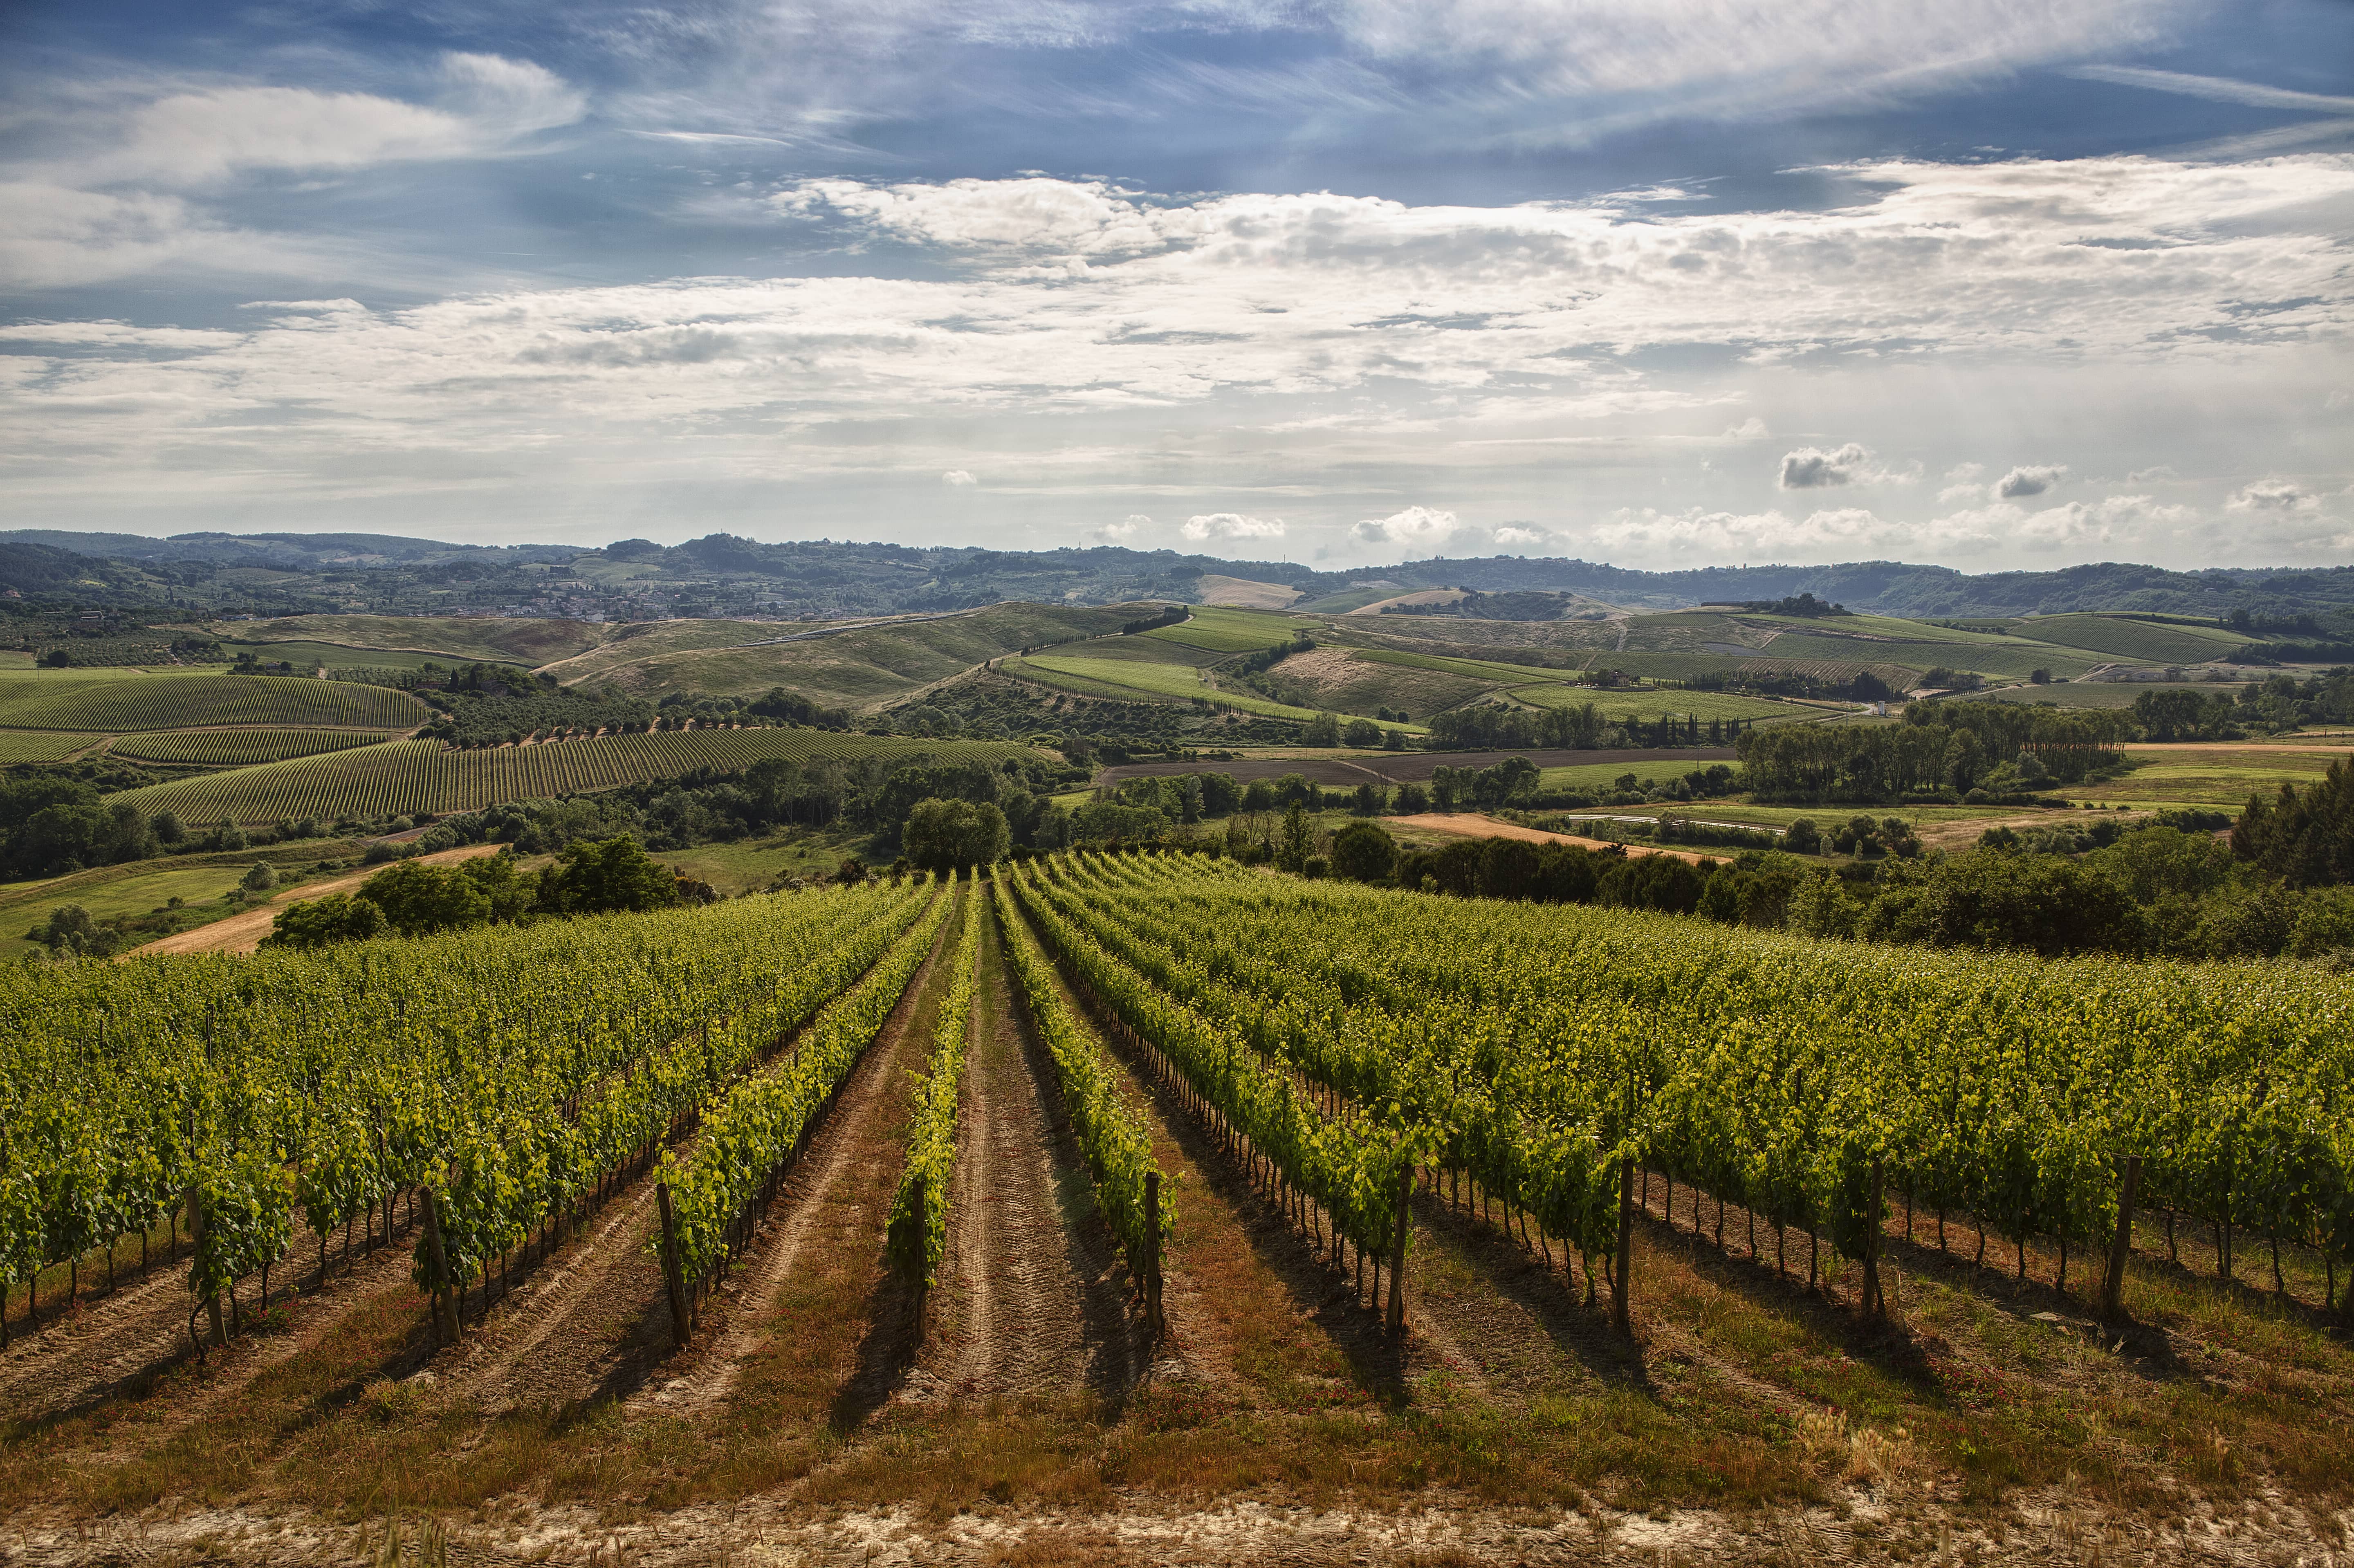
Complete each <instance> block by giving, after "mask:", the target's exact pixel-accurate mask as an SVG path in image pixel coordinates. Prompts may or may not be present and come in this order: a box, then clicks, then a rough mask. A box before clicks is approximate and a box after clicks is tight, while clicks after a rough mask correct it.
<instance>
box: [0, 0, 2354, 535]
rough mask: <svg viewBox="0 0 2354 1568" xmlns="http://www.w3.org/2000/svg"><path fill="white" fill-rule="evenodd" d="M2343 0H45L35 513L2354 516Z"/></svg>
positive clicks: (1837, 527) (6, 163) (1294, 526)
mask: <svg viewBox="0 0 2354 1568" xmlns="http://www.w3.org/2000/svg"><path fill="white" fill-rule="evenodd" d="M2349 325H2354V0H2238V3H2234V4H2230V5H2225V4H2220V3H2213V4H2210V3H2199V0H1937V3H1936V4H1934V5H1932V4H1924V3H1921V0H1775V3H1772V4H1766V3H1763V0H1133V3H1127V4H1120V3H1114V0H1034V3H1029V4H1014V3H1010V0H965V3H964V4H960V5H953V6H949V5H925V4H920V3H917V0H741V3H739V0H669V3H664V0H645V3H642V4H632V3H624V0H566V3H565V4H562V5H554V4H543V3H539V0H500V3H498V4H487V3H482V0H401V3H399V4H397V5H377V4H372V3H368V0H347V3H343V0H260V3H256V4H245V5H240V4H237V3H236V0H227V3H221V4H214V5H202V6H193V5H186V4H184V3H178V0H172V3H166V0H116V3H113V4H109V5H95V6H94V5H87V4H67V3H60V0H13V3H12V4H11V5H8V6H6V7H5V8H0V526H5V527H20V528H61V529H112V530H123V531H129V532H135V533H143V534H153V535H167V534H175V533H184V532H191V531H196V530H206V529H217V530H225V531H229V532H242V533H249V532H261V531H269V530H295V531H302V532H341V531H366V532H380V533H397V534H406V535H421V536H427V537H433V538H442V539H453V540H464V541H469V542H476V543H485V544H504V543H517V542H524V541H534V542H544V543H557V544H565V543H571V544H580V545H599V544H603V543H605V542H607V541H609V540H612V539H617V538H625V537H632V536H637V537H647V538H653V539H659V540H663V541H665V542H676V541H679V540H684V539H689V538H695V537H698V536H701V535H705V534H708V533H713V532H728V533H735V534H741V535H747V536H749V537H752V538H756V539H762V540H785V539H794V538H819V537H830V538H836V539H843V538H849V539H888V540H893V541H896V542H899V543H905V544H911V545H985V546H995V547H1000V548H1009V549H1046V548H1054V547H1056V546H1086V545H1094V544H1106V543H1110V544H1121V545H1127V546H1133V547H1136V548H1140V549H1159V548H1174V549H1180V550H1187V551H1202V552H1205V553H1209V554H1214V555H1220V556H1230V557H1241V558H1252V559H1286V560H1296V561H1301V562H1307V563H1310V564H1313V565H1316V566H1318V567H1323V568H1325V569H1343V568H1347V569H1353V568H1356V567H1373V566H1378V565H1381V564H1383V563H1385V562H1395V561H1399V560H1403V559H1408V558H1422V557H1426V556H1432V555H1435V554H1448V555H1458V556H1461V555H1478V556H1487V555H1494V554H1499V553H1500V554H1507V555H1528V556H1581V557H1584V558H1585V559H1589V560H1606V561H1611V562H1614V563H1616V564H1617V565H1621V566H1628V567H1652V568H1681V567H1699V566H1707V565H1720V564H1721V565H1740V564H1744V563H1745V564H1751V565H1758V564H1765V563H1768V562H1786V563H1816V562H1830V561H1844V560H1861V559H1901V560H1908V561H1926V562H1938V563H1943V564H1946V565H1950V566H1955V567H1962V568H1964V569H1966V570H1970V571H1989V570H2008V569H2014V568H2031V569H2044V568H2049V567H2056V566H2062V565H2067V564H2072V563H2076V562H2083V561H2099V560H2127V561H2143V562H2150V563H2155V564H2158V565H2164V566H2171V567H2202V566H2211V565H2225V566H2240V567H2249V566H2269V565H2315V564H2318V565H2330V564H2337V563H2340V562H2347V561H2349V560H2354V353H2349Z"/></svg>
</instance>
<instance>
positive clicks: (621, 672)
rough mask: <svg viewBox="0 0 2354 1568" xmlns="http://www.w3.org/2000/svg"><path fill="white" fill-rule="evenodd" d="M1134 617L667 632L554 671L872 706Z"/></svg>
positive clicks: (1111, 612) (1058, 609) (1026, 613)
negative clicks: (813, 631) (775, 689)
mask: <svg viewBox="0 0 2354 1568" xmlns="http://www.w3.org/2000/svg"><path fill="white" fill-rule="evenodd" d="M1140 613H1143V612H1142V611H1141V610H1140V609H1139V608H1138V607H1136V606H1132V605H1115V606H1112V607H1109V608H1108V609H1071V608H1067V607H1064V606H1059V605H1037V604H1006V605H992V606H991V607H990V608H988V609H977V610H972V611H970V612H968V613H966V614H962V615H956V616H949V617H945V618H942V619H940V620H903V621H890V622H884V623H881V624H877V625H874V626H865V627H859V628H856V629H854V630H846V631H839V632H834V633H831V634H829V635H827V636H823V637H813V638H809V639H807V640H804V641H793V642H777V643H771V644H769V646H766V647H729V646H723V647H708V646H706V647H703V648H691V647H683V646H680V641H681V637H682V635H683V634H679V633H672V634H668V635H666V636H663V637H659V638H656V639H655V640H654V641H652V643H649V642H648V641H645V640H644V639H642V638H632V639H630V640H628V641H616V642H614V643H613V644H611V645H610V646H608V647H605V648H601V649H599V650H598V651H597V652H595V653H593V654H591V655H588V656H587V657H585V658H581V659H576V660H572V661H569V662H567V663H566V664H564V665H563V666H562V667H561V668H558V669H557V670H556V671H555V672H554V673H555V674H556V675H557V678H558V679H559V680H562V681H563V682H564V683H566V684H567V685H571V684H577V683H582V682H587V683H590V684H599V683H603V682H605V681H611V682H612V683H615V684H617V685H619V686H620V687H622V688H623V689H624V690H627V691H632V692H647V693H652V692H659V691H668V690H685V691H694V692H707V693H712V694H717V695H723V696H758V694H761V693H762V692H765V691H767V690H769V688H770V687H772V686H785V687H789V688H790V689H791V690H793V691H796V692H800V693H801V694H805V695H807V696H810V697H811V698H814V699H816V700H818V701H820V702H824V703H831V704H840V705H850V706H859V707H870V708H871V707H875V706H877V705H880V704H882V703H884V702H885V701H887V700H889V699H890V698H893V697H896V696H900V695H903V694H906V693H907V692H910V691H913V690H914V689H915V688H917V687H918V686H923V685H928V684H930V683H933V682H935V681H942V680H946V679H948V678H949V676H951V675H956V674H960V673H963V672H964V671H966V670H969V669H970V668H971V667H973V666H974V665H976V664H980V663H981V662H985V661H987V660H991V659H997V658H1002V657H1003V656H1004V655H1006V654H1008V653H1012V652H1015V651H1017V650H1019V649H1022V648H1025V647H1031V646H1034V645H1038V644H1042V643H1058V642H1063V641H1071V640H1074V639H1077V638H1085V637H1099V636H1103V635H1106V634H1108V633H1112V632H1117V631H1118V630H1119V628H1120V626H1121V624H1122V623H1123V622H1126V621H1129V620H1135V619H1137V618H1138V616H1139V615H1140ZM697 624H701V625H705V626H716V625H733V626H735V627H736V628H737V633H735V634H731V635H730V638H729V641H736V642H742V641H757V640H759V639H762V638H769V637H777V636H782V635H785V634H787V633H788V632H790V630H792V629H791V628H790V627H780V626H760V625H755V624H753V623H748V622H733V623H722V622H701V623H697ZM744 633H748V635H745V634H744Z"/></svg>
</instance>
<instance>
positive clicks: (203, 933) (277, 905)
mask: <svg viewBox="0 0 2354 1568" xmlns="http://www.w3.org/2000/svg"><path fill="white" fill-rule="evenodd" d="M504 848H506V846H505V845H504V844H461V845H460V846H459V847H458V848H456V849H446V850H436V851H435V852H434V853H431V854H426V855H419V856H418V857H417V858H418V859H419V860H421V861H424V862H426V863H428V864H431V865H440V864H441V863H444V862H448V861H459V860H472V859H473V858H474V857H475V856H476V855H482V854H496V853H499V851H501V850H503V849H504ZM254 858H255V859H257V860H260V859H266V858H267V852H257V853H256V854H255V856H254ZM383 869H384V867H383V866H380V865H372V866H369V867H367V868H366V870H364V871H355V872H353V873H352V874H350V875H348V876H338V877H334V878H331V879H329V880H328V881H325V882H313V883H306V884H304V885H302V886H301V887H290V888H288V889H287V890H286V891H285V892H283V893H281V894H280V895H277V896H276V897H275V898H272V899H270V901H269V902H267V903H265V904H261V905H260V906H256V907H254V908H251V909H248V910H247V911H245V912H244V913H243V914H241V915H232V916H229V917H228V919H226V920H216V921H214V922H213V923H212V924H211V925H209V926H199V927H196V929H195V930H193V931H178V932H175V933H174V934H172V935H171V936H169V937H158V938H155V939H154V941H152V942H149V943H146V944H144V945H143V946H141V947H136V948H132V949H131V950H132V951H133V952H134V953H249V952H251V951H253V950H254V949H255V948H258V947H260V945H261V938H264V937H267V936H268V935H270V923H271V922H272V921H274V920H276V919H277V918H278V911H279V910H280V909H281V907H283V906H286V905H289V904H299V903H301V902H302V900H303V899H305V898H324V897H325V896H326V895H328V894H330V893H354V892H356V891H358V889H359V886H360V885H361V884H362V883H364V882H366V881H367V879H368V878H369V877H371V876H374V875H375V874H376V873H377V872H379V871H382V870H383Z"/></svg>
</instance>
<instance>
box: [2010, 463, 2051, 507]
mask: <svg viewBox="0 0 2354 1568" xmlns="http://www.w3.org/2000/svg"><path fill="white" fill-rule="evenodd" d="M2067 471H2068V465H2067V464H2065V463H2033V464H2030V465H2027V466H2025V467H2021V468H2014V469H2012V470H2011V471H2009V473H2006V474H2004V475H2003V476H2002V477H2001V478H2000V479H1998V480H1996V481H1995V482H1994V498H1995V499H1996V500H1997V501H2016V500H2018V499H2019V498H2020V496H2022V495H2041V494H2042V493H2044V492H2045V491H2047V490H2049V489H2051V488H2052V486H2053V485H2055V484H2057V483H2059V482H2060V481H2061V479H2062V476H2063V475H2065V474H2066V473H2067Z"/></svg>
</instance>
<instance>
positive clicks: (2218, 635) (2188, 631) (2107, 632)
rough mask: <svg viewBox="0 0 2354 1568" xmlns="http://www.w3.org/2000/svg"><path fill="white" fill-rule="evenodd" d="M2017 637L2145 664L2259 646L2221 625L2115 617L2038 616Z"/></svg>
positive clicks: (2195, 659) (2189, 660) (2196, 659)
mask: <svg viewBox="0 0 2354 1568" xmlns="http://www.w3.org/2000/svg"><path fill="white" fill-rule="evenodd" d="M2013 635H2015V636H2019V637H2024V638H2028V639H2031V640H2032V641H2037V642H2049V643H2054V644H2057V645H2059V646H2061V647H2063V648H2081V649H2084V650H2087V651H2089V652H2094V653H2100V654H2105V655H2106V656H2107V657H2109V658H2112V659H2130V660H2134V661H2136V662H2139V663H2145V664H2200V663H2204V662H2207V661H2208V660H2210V659H2221V658H2223V657H2224V656H2226V655H2227V654H2230V653H2231V652H2233V651H2234V650H2237V649H2240V648H2244V647H2246V646H2247V645H2248V644H2249V643H2250V642H2251V641H2254V640H2253V638H2247V637H2243V636H2241V635H2240V634H2239V633H2238V632H2236V631H2226V630H2223V629H2222V628H2221V627H2220V626H2219V627H2215V628H2212V629H2209V628H2207V627H2202V626H2159V625H2156V624H2154V623H2152V622H2150V621H2147V620H2125V619H2123V618H2122V617H2119V616H2114V615H2047V616H2039V617H2036V618H2035V619H2033V620H2022V621H2020V623H2019V625H2018V626H2017V628H2016V629H2015V630H2014V631H2013Z"/></svg>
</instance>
